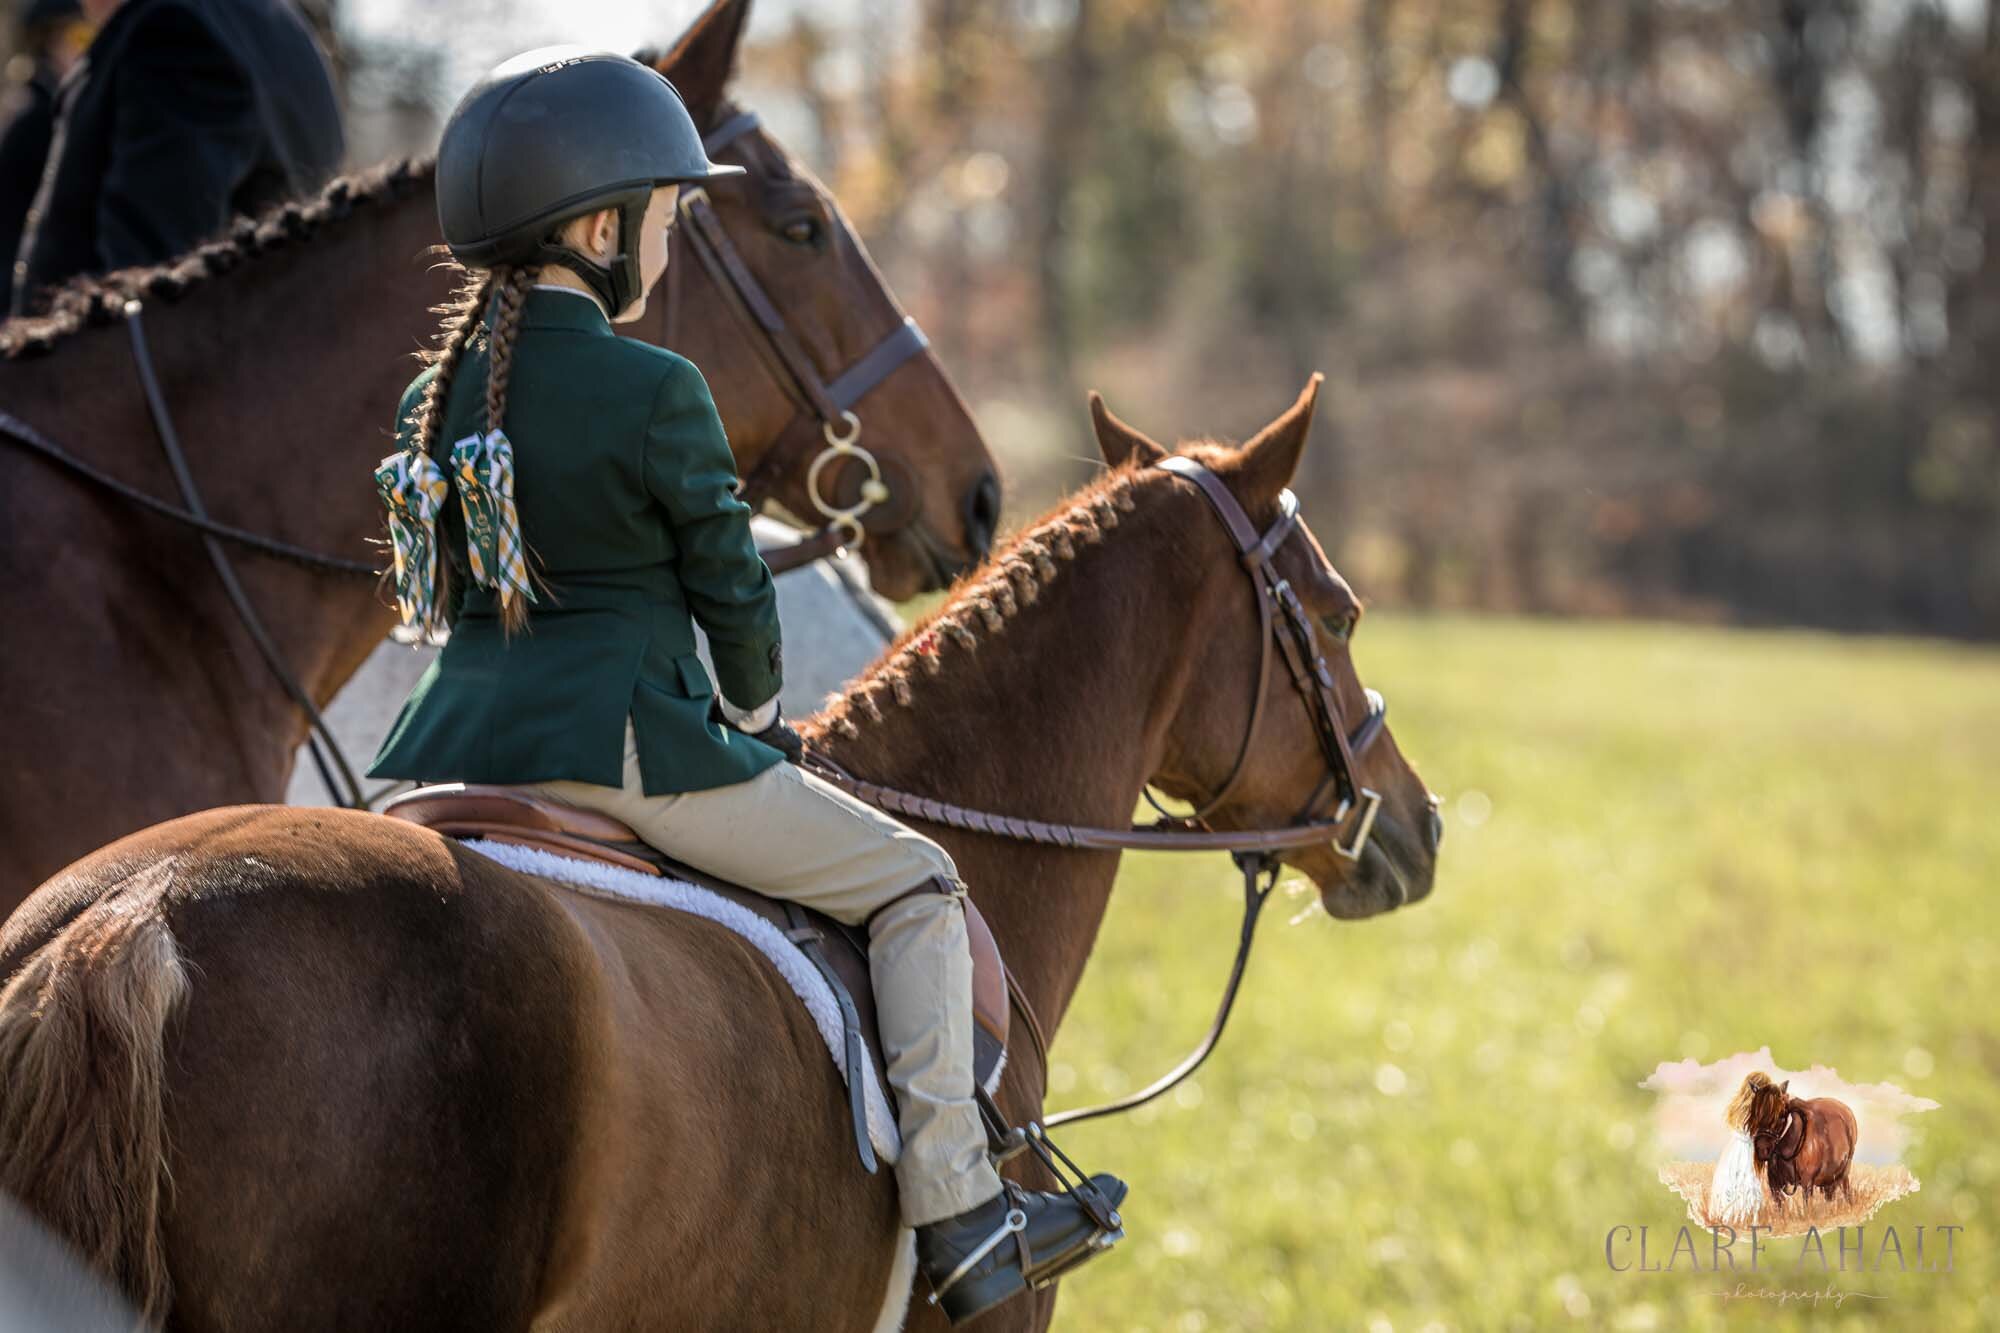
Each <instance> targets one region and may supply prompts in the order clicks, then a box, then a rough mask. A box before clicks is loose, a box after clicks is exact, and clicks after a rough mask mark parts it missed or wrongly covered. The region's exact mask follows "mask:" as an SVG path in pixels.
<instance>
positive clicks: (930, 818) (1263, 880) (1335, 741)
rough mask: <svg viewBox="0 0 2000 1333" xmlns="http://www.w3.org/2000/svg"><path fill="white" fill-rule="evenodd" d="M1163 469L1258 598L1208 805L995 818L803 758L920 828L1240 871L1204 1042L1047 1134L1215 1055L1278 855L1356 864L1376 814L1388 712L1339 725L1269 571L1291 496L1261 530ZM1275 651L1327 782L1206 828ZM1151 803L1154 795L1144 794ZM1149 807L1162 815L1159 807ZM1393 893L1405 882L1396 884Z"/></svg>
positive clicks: (1035, 1041) (1204, 483) (1256, 709)
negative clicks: (1223, 768) (1319, 815)
mask: <svg viewBox="0 0 2000 1333" xmlns="http://www.w3.org/2000/svg"><path fill="white" fill-rule="evenodd" d="M1157 466H1158V467H1160V468H1161V469H1162V470H1164V471H1167V472H1171V473H1173V474H1174V475H1175V476H1177V477H1181V478H1184V479H1185V480H1187V481H1190V482H1192V483H1194V485H1195V487H1196V488H1197V489H1198V490H1200V492H1201V494H1202V497H1203V498H1204V499H1206V500H1207V501H1208V505H1209V508H1211V509H1213V510H1214V511H1215V514H1216V517H1217V518H1219V519H1221V520H1222V526H1223V528H1224V529H1225V530H1227V532H1228V533H1229V539H1230V541H1231V542H1232V543H1233V544H1234V545H1235V547H1236V557H1237V560H1238V562H1239V563H1240V564H1241V565H1242V566H1243V568H1244V570H1245V572H1247V573H1248V574H1249V576H1250V582H1251V585H1252V588H1253V589H1254V593H1255V596H1256V599H1257V626H1258V629H1257V633H1258V638H1259V641H1260V649H1259V654H1258V658H1257V678H1256V679H1257V683H1256V687H1255V688H1256V694H1255V695H1254V696H1253V698H1252V700H1251V705H1250V720H1249V723H1248V724H1247V725H1246V726H1245V728H1244V732H1243V743H1242V745H1241V746H1240V747H1239V748H1238V750H1237V753H1236V762H1235V763H1234V764H1233V765H1232V766H1231V767H1230V770H1229V776H1228V777H1226V778H1224V779H1223V781H1222V784H1221V786H1219V787H1217V788H1216V791H1215V794H1214V795H1212V796H1210V797H1209V798H1208V799H1207V800H1206V801H1203V802H1202V803H1201V804H1200V805H1199V806H1198V807H1196V808H1195V809H1194V810H1193V811H1192V812H1191V813H1189V814H1185V815H1174V814H1170V813H1168V812H1167V811H1165V810H1161V812H1160V818H1159V819H1157V820H1155V821H1154V822H1152V823H1150V824H1133V825H1131V826H1130V827H1128V828H1122V829H1118V828H1096V827H1092V826H1090V825H1085V824H1061V823H1053V822H1050V821H1047V820H1040V819H1022V818H1020V817H1018V816H1014V815H1001V814H994V813H993V812H991V811H986V810H975V809H972V808H971V807H969V806H963V805H956V804H953V803H952V802H950V801H940V800H938V799H936V798H935V797H930V796H919V795H917V794H915V793H913V792H906V791H901V790H898V789H897V788H894V787H885V786H883V785H882V784H880V783H876V782H869V781H867V780H865V779H863V778H857V777H855V776H854V775H853V774H851V773H848V772H847V771H846V770H845V769H842V768H841V767H839V766H838V765H836V764H834V763H833V762H832V761H831V760H829V759H827V758H825V757H824V756H822V755H818V754H814V753H812V752H811V751H808V752H807V753H806V756H805V759H804V764H805V766H806V767H807V768H808V769H810V770H812V771H813V772H814V773H816V774H817V775H818V776H820V777H822V778H824V779H825V780H826V781H828V782H830V783H832V784H833V785H835V786H837V787H840V788H842V789H843V790H845V791H847V792H849V793H851V794H852V795H854V796H856V797H859V798H860V799H861V800H863V801H866V802H868V803H869V804H870V805H873V806H877V807H879V808H881V809H883V810H888V811H890V812H892V813H895V814H899V815H905V816H908V817H910V818H912V819H920V820H925V821H927V822H929V823H933V824H943V825H946V826H947V827H950V828H958V829H965V830H967V831H968V832H973V833H985V834H989V835H991V836H994V837H1000V838H1012V839H1014V840H1016V841H1019V842H1034V843H1042V844H1045V845H1049V846H1055V847H1074V848H1080V849H1090V850H1121V849H1134V850H1137V849H1143V850H1148V851H1179V852H1200V851H1226V852H1228V853H1229V854H1230V856H1231V858H1232V859H1233V860H1234V861H1235V862H1236V865H1237V869H1238V870H1239V871H1241V872H1242V875H1243V925H1242V929H1241V930H1240V932H1239V933H1238V936H1237V944H1236V959H1235V962H1234V963H1233V964H1232V966H1231V967H1230V972H1229V980H1228V981H1227V983H1225V985H1224V987H1223V992H1222V1001H1221V1004H1220V1005H1219V1006H1218V1007H1217V1009H1216V1013H1215V1019H1214V1021H1213V1022H1212V1023H1211V1024H1210V1025H1209V1029H1208V1033H1207V1035H1206V1036H1204V1037H1203V1038H1202V1040H1201V1043H1200V1044H1199V1045H1198V1046H1196V1047H1195V1049H1194V1050H1193V1051H1192V1052H1191V1053H1189V1054H1188V1055H1187V1056H1186V1057H1185V1058H1184V1059H1182V1060H1181V1062H1180V1063H1179V1064H1177V1065H1175V1066H1174V1067H1173V1068H1172V1069H1171V1070H1169V1071H1168V1072H1167V1073H1166V1074H1164V1075H1162V1076H1161V1077H1160V1078H1158V1079H1156V1080H1155V1081H1154V1082H1152V1083H1150V1084H1148V1085H1147V1086H1146V1087H1144V1088H1141V1089H1140V1090H1139V1091H1138V1092H1135V1093H1132V1094H1131V1095H1130V1096H1126V1097H1121V1098H1119V1099H1118V1100H1117V1101H1113V1102H1107V1103H1105V1104H1104V1105H1102V1106H1093V1107H1087V1108H1078V1109H1076V1110H1071V1111H1064V1112H1062V1113H1061V1114H1059V1115H1053V1116H1050V1117H1048V1119H1047V1120H1046V1122H1044V1127H1046V1128H1049V1129H1054V1128H1056V1127H1058V1126H1060V1125H1065V1124H1073V1123H1075V1122H1076V1121H1079V1120H1090V1119H1094V1118H1096V1117H1098V1116H1104V1115H1111V1114H1114V1113H1117V1112H1120V1111H1129V1110H1132V1109H1133V1108H1134V1107H1138V1106H1143V1105H1145V1104H1146V1103H1147V1102H1150V1101H1152V1100H1153V1099H1154V1098H1155V1097H1158V1096H1160V1095H1161V1094H1162V1093H1164V1092H1166V1091H1167V1090H1168V1089H1170V1088H1172V1087H1174V1086H1175V1085H1176V1084H1178V1083H1179V1082H1181V1080H1183V1079H1185V1078H1186V1077H1187V1076H1188V1075H1190V1074H1192V1073H1193V1072H1194V1071H1195V1070H1196V1069H1198V1068H1200V1066H1201V1063H1202V1061H1204V1060H1206V1059H1207V1058H1208V1056H1209V1053H1210V1052H1211V1051H1213V1050H1214V1049H1215V1046H1216V1043H1217V1042H1218V1041H1220V1040H1221V1038H1222V1030H1223V1028H1224V1026H1225V1025H1226V1024H1227V1023H1228V1022H1229V1013H1230V1010H1231V1009H1232V1008H1233V1007H1234V1006H1235V1003H1236V993H1237V991H1238V989H1239V988H1240V987H1241V985H1242V982H1243V974H1244V971H1245V969H1246V967H1247V966H1248V964H1249V961H1250V945H1251V942H1252V940H1253V939H1254V938H1255V935H1256V930H1257V919H1258V915H1259V913H1260V912H1261V911H1262V910H1263V907H1264V903H1265V901H1266V900H1267V899H1268V898H1269V897H1270V896H1271V890H1272V889H1273V887H1275V885H1276V883H1277V877H1278V872H1279V869H1280V862H1279V859H1278V855H1277V854H1278V853H1279V852H1282V851H1288V850H1292V849H1294V848H1301V847H1317V846H1326V845H1331V847H1332V848H1333V850H1334V852H1335V853H1336V854H1337V855H1339V856H1341V857H1342V858H1344V859H1346V860H1348V861H1359V860H1360V859H1361V856H1362V854H1363V852H1365V851H1366V850H1367V847H1368V843H1369V840H1370V838H1371V837H1372V836H1373V834H1374V831H1375V819H1376V816H1377V814H1379V813H1380V811H1381V808H1382V797H1381V795H1380V794H1379V793H1377V792H1376V791H1374V790H1373V789H1371V788H1369V787H1366V786H1364V785H1362V782H1361V773H1360V769H1359V767H1358V765H1357V763H1356V759H1357V757H1358V756H1360V755H1362V754H1365V753H1366V752H1367V750H1368V748H1369V747H1370V746H1371V745H1373V744H1374V743H1375V742H1376V740H1377V739H1379V738H1380V737H1381V735H1382V733H1383V732H1384V730H1386V719H1387V717H1388V705H1387V704H1386V703H1385V702H1384V701H1383V699H1382V696H1381V695H1380V694H1379V693H1377V692H1376V691H1374V690H1368V691H1366V692H1365V694H1366V698H1367V701H1368V714H1367V716H1366V717H1364V718H1363V719H1362V720H1361V724H1360V725H1359V726H1357V727H1356V728H1355V729H1354V730H1353V732H1351V733H1350V732H1349V731H1348V730H1347V728H1346V725H1345V723H1344V721H1343V719H1342V717H1341V712H1340V701H1339V699H1338V697H1337V694H1336V687H1335V685H1334V680H1333V672H1332V670H1331V669H1329V668H1328V666H1327V664H1326V658H1325V656H1324V655H1323V654H1322V653H1321V652H1320V650H1319V638H1318V635H1317V634H1316V633H1315V632H1314V630H1313V625H1312V619H1311V617H1310V616H1308V615H1307V614H1306V610H1305V607H1304V606H1303V605H1302V604H1301V603H1300V602H1299V598H1298V594H1297V593H1295V592H1294V591H1293V590H1292V586H1291V583H1290V582H1289V581H1288V580H1287V579H1285V578H1284V576H1282V575H1281V574H1279V573H1278V572H1277V570H1276V569H1275V568H1273V565H1272V562H1273V560H1274V558H1275V557H1276V555H1277V553H1278V551H1279V550H1280V549H1281V548H1282V547H1283V546H1284V545H1285V543H1286V542H1287V541H1288V540H1290V538H1291V536H1292V534H1293V533H1294V532H1295V531H1297V529H1298V521H1299V502H1298V498H1297V497H1296V496H1294V495H1293V494H1292V492H1291V491H1290V490H1285V491H1281V492H1280V493H1279V495H1278V517H1277V519H1276V521H1274V522H1273V523H1272V524H1271V526H1270V527H1268V528H1266V529H1265V530H1264V531H1262V532H1259V531H1258V530H1257V527H1256V525H1255V524H1253V523H1252V522H1251V521H1250V516H1249V515H1248V514H1247V513H1245V512H1244V510H1243V506H1242V504H1241V503H1240V502H1238V500H1237V499H1236V497H1235V496H1234V495H1232V494H1231V493H1230V491H1229V488H1228V487H1227V486H1225V485H1223V483H1222V479H1221V478H1220V477H1218V476H1216V475H1215V473H1213V472H1211V471H1210V470H1209V469H1208V468H1207V467H1206V466H1204V465H1203V464H1201V463H1199V462H1197V461H1195V460H1194V459H1192V458H1185V457H1182V456H1180V455H1178V454H1176V455H1171V456H1169V457H1167V458H1164V459H1161V460H1160V462H1159V463H1158V464H1157ZM1273 643H1275V644H1277V646H1278V652H1279V655H1280V656H1281V657H1282V658H1283V659H1284V662H1285V666H1286V668H1287V670H1289V671H1290V672H1291V676H1292V683H1293V684H1294V685H1295V686H1296V687H1297V688H1298V691H1299V696H1300V698H1301V699H1303V700H1304V702H1305V705H1306V712H1307V714H1308V715H1310V716H1311V718H1312V720H1313V730H1314V732H1315V733H1316V734H1317V736H1318V738H1319V743H1320V749H1321V751H1322V752H1323V753H1324V754H1325V756H1326V761H1327V776H1326V777H1325V778H1324V779H1322V780H1321V781H1320V783H1319V785H1318V786H1317V787H1315V788H1314V789H1313V793H1312V796H1311V797H1310V798H1309V799H1308V800H1307V801H1306V803H1305V805H1304V806H1303V807H1301V809H1300V811H1299V815H1298V818H1296V819H1295V820H1294V821H1293V822H1292V823H1290V824H1288V825H1286V826H1284V827H1282V828H1266V829H1211V828H1207V827H1204V826H1203V821H1204V820H1205V819H1206V817H1207V816H1208V815H1209V814H1210V813H1212V812H1213V811H1215V810H1216V809H1218V808H1219V807H1220V806H1221V804H1222V801H1223V798H1224V797H1226V796H1227V795H1228V794H1229V793H1230V791H1231V790H1233V789H1234V787H1235V786H1236V783H1237V780H1238V779H1239V778H1240V777H1242V775H1243V770H1244V766H1245V765H1246V764H1247V763H1248V761H1249V758H1250V750H1251V747H1252V745H1253V744H1254V743H1255V741H1256V736H1257V728H1258V725H1259V724H1260V723H1261V722H1262V720H1263V716H1264V704H1265V700H1266V697H1267V696H1268V694H1269V693H1270V690H1269V676H1270V665H1271V645H1272V644H1273ZM1328 788H1332V789H1333V790H1334V791H1335V793H1336V794H1337V796H1338V801H1339V803H1338V805H1337V807H1336V808H1335V809H1334V811H1333V814H1332V817H1331V818H1327V819H1316V818H1313V817H1312V812H1313V811H1314V810H1315V809H1317V808H1318V807H1319V806H1320V804H1321V803H1322V802H1323V801H1324V800H1325V799H1326V794H1327V791H1328ZM1147 799H1148V800H1151V799H1152V798H1151V796H1150V795H1149V796H1148V797H1147ZM1155 808H1156V809H1158V808H1159V807H1158V806H1157V804H1155ZM1397 884H1398V888H1399V891H1400V887H1401V880H1400V879H1399V880H1398V881H1397ZM1007 980H1008V992H1009V996H1010V998H1011V999H1012V1001H1013V1004H1014V1007H1015V1009H1016V1010H1017V1011H1018V1012H1019V1013H1020V1015H1021V1018H1022V1020H1023V1026H1024V1027H1025V1028H1026V1029H1027V1032H1028V1037H1029V1041H1030V1043H1031V1044H1032V1045H1033V1047H1034V1048H1035V1052H1036V1055H1037V1057H1038V1058H1039V1059H1040V1061H1041V1067H1042V1070H1043V1072H1044V1077H1045V1078H1046V1074H1047V1070H1048V1041H1047V1038H1046V1037H1045V1036H1044V1035H1043V1030H1042V1025H1041V1020H1040V1019H1039V1018H1038V1017H1037V1016H1036V1014H1035V1011H1034V1007H1033V1006H1032V1005H1030V1004H1029V1003H1028V998H1027V996H1026V994H1024V993H1023V992H1022V991H1021V989H1020V987H1019V985H1018V984H1016V983H1015V981H1014V978H1013V975H1012V973H1011V972H1010V973H1009V975H1008V978H1007ZM1028 1128H1029V1131H1030V1133H1031V1134H1039V1133H1040V1129H1039V1128H1037V1127H1036V1126H1033V1125H1030V1126H1029V1127H1028Z"/></svg>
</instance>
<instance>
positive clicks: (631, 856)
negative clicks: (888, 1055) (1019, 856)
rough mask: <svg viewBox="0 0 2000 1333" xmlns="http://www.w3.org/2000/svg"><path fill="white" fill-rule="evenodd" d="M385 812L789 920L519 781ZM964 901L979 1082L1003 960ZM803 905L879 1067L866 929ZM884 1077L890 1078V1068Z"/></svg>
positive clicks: (416, 797) (992, 1074)
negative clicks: (672, 882)
mask: <svg viewBox="0 0 2000 1333" xmlns="http://www.w3.org/2000/svg"><path fill="white" fill-rule="evenodd" d="M382 813H383V814H385V815H387V816H388V817H389V818H391V819H401V820H404V821H406V822H408V823H411V824H416V825H418V826H420V827H422V828H427V829H430V830H432V831H433V832H435V833H439V834H442V835H443V836H445V837H447V838H490V839H493V840H494V841H496V842H507V843H514V844H516V845H518V846H524V847H533V848H537V849H539V850H541V851H545V852H552V853H554V854H555V855H557V856H567V857H573V858H576V859H578V860H584V861H596V862H599V863H602V864H604V865H611V866H616V867H618V868H619V869H621V870H631V871H636V872H638V873H641V874H646V875H655V876H660V875H665V876H671V877H673V878H675V879H681V880H686V881H688V882H689V883H691V884H698V885H700V886H701V887H702V888H705V889H708V890H709V891H710V892H713V893H717V894H720V895H721V896H722V897H725V898H728V899H729V900H730V901H732V902H735V903H738V904H740V905H742V906H744V907H747V908H749V909H750V910H751V911H753V912H755V913H757V914H758V915H759V916H761V917H763V918H764V919H765V920H767V921H769V922H770V923H771V924H772V925H774V926H776V927H777V928H778V929H779V930H780V931H789V929H790V923H789V922H788V921H787V920H786V918H785V908H784V904H783V903H781V902H780V901H778V900H777V899H774V898H770V897H767V896H766V895H764V894H761V893H758V892H756V891H755V890H754V889H748V888H745V887H743V886H742V885H740V884H732V883H730V882H729V881H727V880H723V879H718V878H716V877H715V876H714V875H710V874H707V873H705V872H703V871H700V870H697V869H695V868H694V867H693V866H690V865H686V864H684V863H683V862H680V861H676V860H674V859H673V857H671V856H669V855H667V854H666V853H664V852H661V851H659V850H658V849H657V848H654V847H652V846H649V845H648V844H646V843H645V842H643V841H641V840H640V838H639V835H638V834H636V833H634V832H633V831H632V829H631V826H629V825H627V824H626V823H624V822H623V821H621V820H617V819H613V818H612V817H611V816H609V815H603V814H599V813H597V812H596V811H594V810H581V809H578V808H577V807H575V806H571V805H564V804H562V803H561V802H559V801H550V800H545V799H543V798H541V797H538V796H534V795H532V794H530V793H528V792H525V791H521V790H519V789H518V788H514V787H497V786H488V785H482V784H478V783H464V782H450V783H442V784H439V785H437V786H431V787H419V788H417V789H416V790H415V791H411V792H406V793H404V794H403V795H401V796H398V797H396V798H395V799H394V800H392V801H390V802H389V803H388V804H387V805H385V806H384V807H383V808H382ZM959 901H960V902H961V903H963V904H964V907H965V931H966V938H967V940H968V942H969V943H970V945H971V950H972V1017H973V1066H974V1070H973V1072H974V1076H975V1078H976V1079H977V1081H978V1083H979V1085H980V1086H981V1087H990V1086H992V1085H994V1084H995V1083H996V1082H997V1079H998V1075H999V1072H1000V1068H1001V1066H1002V1064H1003V1062H1004V1061H1005V1059H1006V1053H1007V1028H1008V1013H1009V1011H1008V1004H1007V969H1006V965H1005V964H1004V963H1003V962H1002V961H1001V958H1000V946H999V944H998V942H997V941H995V940H994V938H993V931H992V930H991V929H990V928H989V927H988V926H987V924H986V918H985V917H983V916H981V915H980V913H979V908H978V907H977V906H975V905H974V904H973V901H972V899H971V898H969V897H961V898H960V900H959ZM804 910H805V912H806V915H807V917H808V919H809V921H810V922H811V925H812V927H813V928H814V929H815V930H816V931H818V933H819V934H820V935H821V937H822V938H823V939H824V940H825V941H827V942H828V947H827V948H826V950H825V955H826V959H827V961H828V962H829V963H830V964H831V965H832V968H833V970H834V972H835V974H836V975H837V976H838V978H839V979H840V981H841V983H842V984H843V985H844V986H845V987H846V988H847V991H848V993H849V995H850V997H851V998H852V1000H853V1002H854V1008H855V1010H856V1012H857V1014H858V1016H859V1019H860V1024H861V1032H862V1035H863V1036H865V1037H866V1038H867V1039H868V1047H869V1050H870V1051H871V1052H872V1053H873V1054H874V1057H875V1062H876V1065H877V1067H878V1069H879V1067H880V1066H881V1063H882V1043H881V1039H880V1037H879V1036H878V1035H877V1032H876V1027H875V993H874V987H873V985H872V983H871V982H870V980H869V975H868V936H867V932H866V930H864V929H863V928H862V927H860V926H847V925H843V924H842V923H840V922H838V921H835V920H834V919H833V918H832V917H830V916H827V915H825V914H824V913H821V912H815V911H813V910H812V909H810V908H806V909H804ZM883 1086H884V1087H887V1086H888V1080H887V1078H886V1077H885V1078H884V1079H883Z"/></svg>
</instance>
